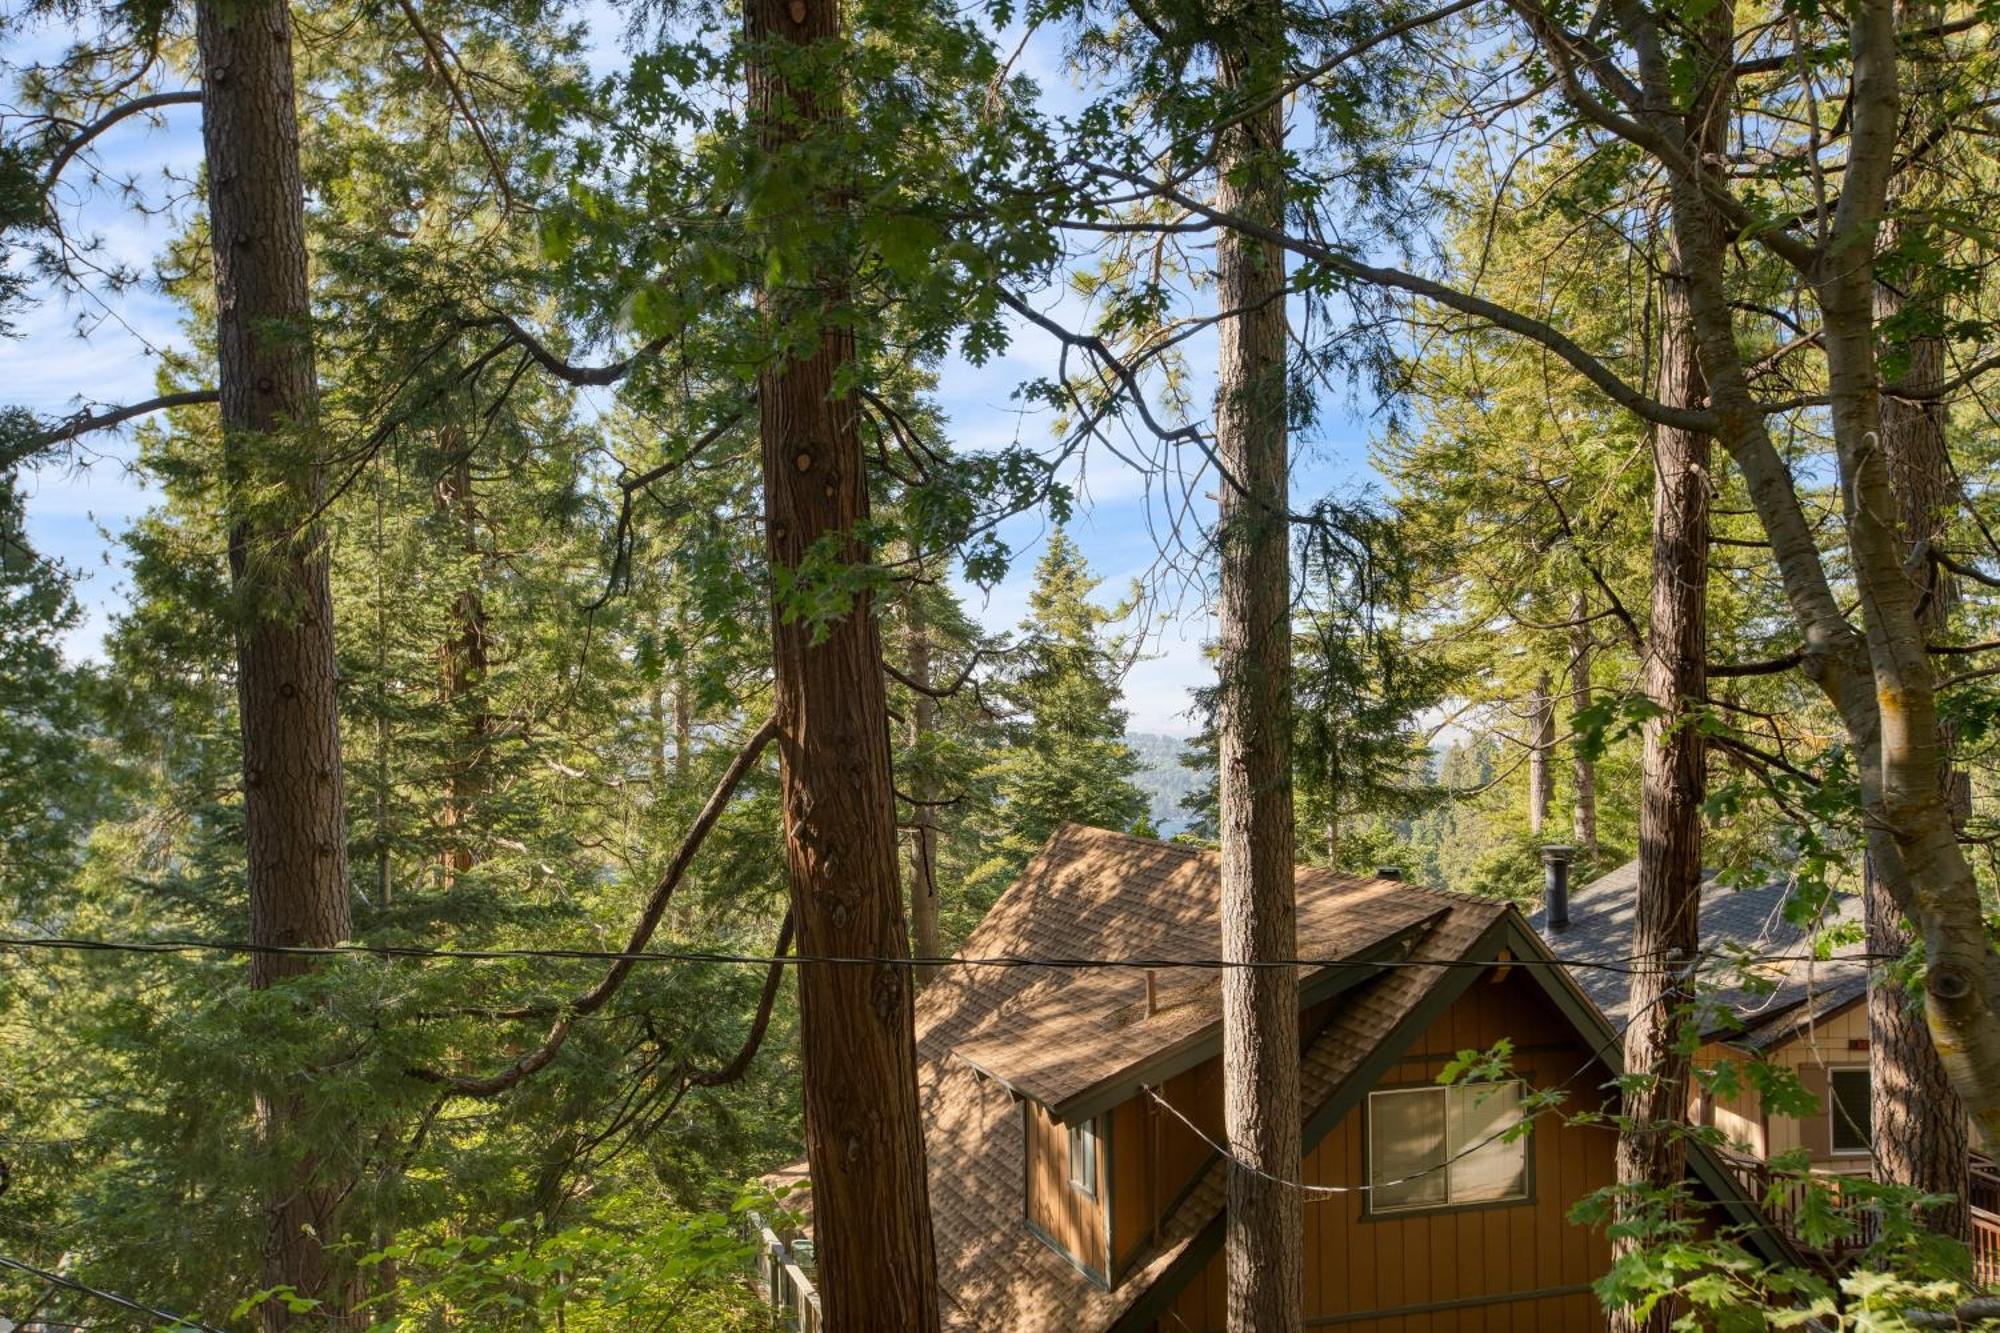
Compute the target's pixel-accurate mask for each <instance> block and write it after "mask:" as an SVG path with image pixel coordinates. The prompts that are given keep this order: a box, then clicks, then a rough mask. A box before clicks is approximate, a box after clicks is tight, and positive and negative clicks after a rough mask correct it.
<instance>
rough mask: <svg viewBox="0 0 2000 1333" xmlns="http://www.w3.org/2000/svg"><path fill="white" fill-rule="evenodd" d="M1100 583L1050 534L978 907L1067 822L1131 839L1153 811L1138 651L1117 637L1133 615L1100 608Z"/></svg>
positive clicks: (1002, 759)
mask: <svg viewBox="0 0 2000 1333" xmlns="http://www.w3.org/2000/svg"><path fill="white" fill-rule="evenodd" d="M1098 583H1099V580H1098V579H1097V578H1095V577H1093V576H1092V575H1091V573H1090V570H1089V567H1088V566H1087V565H1086V564H1085V562H1084V559H1083V554H1082V552H1081V551H1079V550H1078V549H1077V547H1076V544H1075V543H1074V542H1073V541H1071V540H1070V538H1069V536H1068V535H1067V534H1066V533H1064V532H1063V531H1062V530H1061V529H1060V528H1058V529H1057V530H1056V531H1055V532H1053V533H1052V534H1050V536H1049V540H1048V548H1047V550H1045V551H1044V552H1043V554H1042V558H1041V560H1040V562H1039V563H1038V564H1037V565H1036V567H1035V583H1034V587H1033V589H1032V590H1031V591H1030V592H1029V595H1028V617H1027V619H1026V620H1024V621H1023V622H1022V625H1021V633H1022V637H1021V640H1020V642H1019V643H1017V644H1015V645H1014V646H1013V647H1012V648H1011V649H1010V650H1009V653H1008V658H1007V670H1006V675H1005V678H1004V681H1003V683H1002V685H1001V691H1002V694H1003V697H1004V698H1005V699H1006V701H1007V704H1008V706H1009V708H1010V709H1011V710H1012V714H1013V715H1012V716H1011V717H1010V718H1009V720H1008V723H1007V733H1008V740H1009V742H1010V743H1009V745H1008V746H1007V748H1006V749H1005V750H1003V751H1001V752H1000V753H999V754H998V755H997V756H996V757H995V758H994V760H993V762H992V763H991V764H989V765H988V766H987V768H986V769H985V771H984V774H983V776H984V778H985V780H987V781H989V782H991V783H992V785H993V790H994V793H995V802H996V804H995V808H994V813H993V816H992V819H993V822H992V824H991V825H990V827H989V830H988V832H989V837H988V839H987V842H986V852H987V854H986V857H985V860H984V861H983V862H982V864H981V865H980V866H979V867H978V868H977V869H976V870H974V871H973V872H972V875H971V878H970V880H969V882H968V889H969V891H970V892H971V894H972V896H973V899H974V901H976V902H977V901H983V902H989V903H990V902H991V901H992V899H993V898H994V897H995V896H997V895H998V894H999V892H1000V891H1001V890H1002V889H1004V888H1005V887H1006V886H1007V884H1008V883H1010V882H1011V881H1012V880H1013V878H1014V876H1015V875H1016V874H1017V873H1018V872H1019V871H1020V868H1021V866H1022V865H1023V864H1024V863H1025V862H1026V861H1027V859H1028V857H1030V856H1031V855H1033V854H1034V852H1035V851H1036V850H1037V849H1038V848H1040V846H1041V845H1042V844H1043V843H1044V842H1046V841H1047V840H1048V837H1049V835H1050V834H1052V833H1054V832H1055V830H1056V828H1057V827H1058V826H1059V825H1061V824H1062V823H1064V822H1066V821H1067V822H1073V823H1078V824H1089V825H1093V826H1096V827H1099V828H1112V829H1129V828H1131V827H1132V825H1133V824H1134V822H1135V821H1137V820H1138V819H1139V818H1140V817H1141V816H1142V815H1144V814H1145V812H1146V807H1147V801H1146V796H1145V793H1144V792H1142V791H1140V790H1139V788H1138V787H1136V786H1135V785H1133V782H1132V777H1133V775H1134V774H1135V773H1137V772H1138V771H1139V759H1138V756H1136V755H1135V754H1133V753H1132V750H1131V748H1130V747H1129V746H1128V745H1126V743H1125V712H1124V710H1123V709H1121V708H1120V707H1119V706H1118V700H1119V678H1120V677H1121V676H1122V675H1123V674H1124V670H1125V666H1126V662H1127V658H1128V654H1129V651H1130V650H1129V648H1128V646H1127V645H1126V643H1125V642H1124V640H1123V639H1122V638H1120V637H1119V636H1117V635H1115V634H1110V633H1107V629H1108V627H1109V626H1112V625H1115V624H1116V623H1117V622H1119V621H1120V620H1122V619H1124V617H1125V615H1126V610H1125V608H1111V609H1107V608H1105V607H1102V606H1100V605H1098V604H1097V603H1096V602H1094V601H1092V600H1091V594H1092V593H1093V592H1094V591H1095V590H1096V588H1097V585H1098Z"/></svg>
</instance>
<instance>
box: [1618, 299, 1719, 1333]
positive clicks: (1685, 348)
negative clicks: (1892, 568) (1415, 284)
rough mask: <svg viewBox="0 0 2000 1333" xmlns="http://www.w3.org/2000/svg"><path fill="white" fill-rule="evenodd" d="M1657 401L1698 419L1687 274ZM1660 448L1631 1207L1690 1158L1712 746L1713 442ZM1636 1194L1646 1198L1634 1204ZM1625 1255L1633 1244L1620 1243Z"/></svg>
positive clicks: (1637, 941)
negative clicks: (1685, 1035)
mask: <svg viewBox="0 0 2000 1333" xmlns="http://www.w3.org/2000/svg"><path fill="white" fill-rule="evenodd" d="M1662 306H1663V318H1662V327H1661V338H1660V401H1662V402H1664V403H1669V404H1672V405H1674V406H1679V407H1697V406H1699V405H1700V404H1701V402H1702V398H1703V390H1702V379H1701V370H1700V367H1699V366H1698V365H1697V363H1696V358H1695V349H1694V344H1693V338H1692V336H1691V333H1690V331H1689V321H1688V314H1687V297H1686V289H1685V284H1684V282H1683V281H1682V278H1681V275H1680V274H1679V273H1678V272H1676V273H1670V274H1669V275H1667V278H1666V281H1665V283H1664V300H1663V302H1662ZM1652 435H1653V575H1652V601H1651V607H1650V610H1649V613H1648V616H1647V626H1646V660H1645V683H1646V697H1647V699H1648V701H1650V702H1651V703H1652V704H1653V706H1654V707H1655V708H1656V709H1657V710H1659V711H1658V713H1657V714H1656V715H1655V716H1653V717H1650V718H1648V719H1647V722H1646V729H1645V756H1644V762H1643V770H1642V777H1641V780H1640V797H1639V889H1638V895H1639V896H1638V902H1637V904H1636V905H1635V909H1634V921H1633V929H1632V956H1633V960H1634V961H1633V974H1632V1000H1631V1009H1630V1011H1629V1012H1630V1013H1631V1016H1632V1017H1631V1022H1630V1025H1629V1026H1628V1027H1627V1028H1626V1029H1625V1068H1626V1070H1627V1071H1628V1072H1631V1073H1634V1074H1650V1075H1651V1077H1650V1078H1649V1079H1647V1080H1646V1081H1644V1082H1640V1083H1634V1084H1632V1085H1629V1086H1628V1087H1627V1089H1626V1091H1625V1095H1624V1102H1623V1105H1622V1107H1621V1114H1622V1116H1623V1118H1624V1121H1625V1123H1624V1124H1623V1125H1622V1126H1621V1127H1620V1129H1619V1133H1618V1144H1617V1148H1616V1151H1615V1159H1616V1164H1617V1172H1618V1184H1619V1186H1620V1187H1621V1188H1622V1189H1623V1190H1624V1191H1626V1196H1625V1200H1624V1201H1625V1202H1626V1203H1629V1204H1632V1205H1633V1206H1634V1209H1635V1211H1641V1212H1642V1211H1643V1206H1642V1205H1641V1204H1640V1199H1639V1193H1643V1192H1645V1191H1657V1190H1667V1189H1671V1188H1674V1187H1676V1186H1678V1185H1679V1184H1680V1181H1681V1176H1682V1173H1683V1171H1684V1170H1685V1161H1686V1145H1685V1143H1684V1141H1683V1140H1682V1138H1681V1137H1680V1134H1679V1132H1678V1131H1679V1130H1680V1129H1681V1128H1682V1127H1683V1126H1684V1125H1685V1124H1686V1121H1687V1111H1688V1092H1689V1088H1688V1079H1689V1063H1690V1062H1689V1057H1688V1054H1687V1051H1686V1049H1685V1047H1684V1046H1683V1044H1682V1043H1681V1042H1680V1041H1679V1040H1678V1033H1679V1029H1680V1027H1681V1025H1682V1023H1683V1022H1685V1021H1687V1020H1688V1015H1687V1013H1686V1012H1685V1006H1686V1005H1687V1003H1688V1001H1689V1000H1690V999H1692V998H1693V992H1692V988H1691V986H1690V985H1689V984H1688V983H1687V982H1686V981H1685V980H1684V979H1683V977H1684V970H1685V969H1686V968H1688V967H1689V966H1690V965H1691V964H1692V962H1693V961H1694V958H1695V955H1696V953H1697V952H1698V951H1699V949H1700V946H1701V934H1700V909H1701V807H1702V799H1703V796H1704V794H1705V793H1704V787H1705V785H1706V781H1707V773H1706V769H1705V764H1704V759H1705V749H1706V747H1705V745H1704V742H1703V737H1702V733H1701V730H1700V729H1699V728H1698V727H1697V726H1694V725H1691V723H1690V719H1691V715H1692V714H1693V713H1694V712H1695V710H1697V709H1699V708H1700V707H1701V706H1702V702H1703V699H1704V697H1705V695H1706V692H1707V687H1708V674H1707V652H1708V611H1707V599H1708V489H1709V475H1708V452H1709V441H1708V437H1707V436H1704V435H1700V434H1696V433H1694V432H1692V431H1684V430H1675V429H1670V428H1668V427H1664V426H1656V427H1654V429H1653V432H1652ZM1635 1192H1638V1193H1635ZM1618 1244H1619V1246H1620V1248H1621V1249H1623V1248H1627V1247H1628V1246H1629V1244H1630V1242H1629V1241H1627V1240H1624V1239H1621V1240H1620V1241H1619V1242H1618ZM1672 1316H1673V1309H1672V1304H1671V1302H1662V1303H1661V1304H1660V1305H1658V1306H1656V1307H1655V1308H1654V1310H1653V1312H1652V1314H1651V1315H1650V1316H1649V1317H1648V1318H1647V1319H1645V1320H1640V1319H1638V1318H1636V1317H1635V1316H1634V1315H1633V1314H1632V1313H1631V1312H1630V1311H1629V1310H1614V1311H1612V1312H1611V1324H1612V1326H1613V1327H1614V1328H1617V1329H1620V1330H1638V1329H1641V1328H1644V1329H1647V1330H1652V1331H1657V1333H1664V1331H1665V1330H1666V1329H1667V1328H1668V1327H1669V1325H1670V1322H1671V1319H1672Z"/></svg>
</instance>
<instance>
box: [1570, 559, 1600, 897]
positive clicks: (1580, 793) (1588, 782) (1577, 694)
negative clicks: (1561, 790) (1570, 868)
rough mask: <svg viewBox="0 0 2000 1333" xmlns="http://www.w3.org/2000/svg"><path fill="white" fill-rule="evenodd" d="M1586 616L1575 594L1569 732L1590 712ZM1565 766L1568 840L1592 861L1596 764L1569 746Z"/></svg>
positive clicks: (1585, 606) (1584, 603)
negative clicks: (1570, 791) (1570, 812)
mask: <svg viewBox="0 0 2000 1333" xmlns="http://www.w3.org/2000/svg"><path fill="white" fill-rule="evenodd" d="M1589 614H1590V603H1589V602H1588V601H1587V600H1585V599H1584V597H1583V596H1582V594H1578V595H1577V599H1576V602H1575V603H1574V604H1573V606H1572V607H1571V611H1570V619H1571V620H1573V621H1574V622H1576V623H1574V624H1572V625H1571V626H1570V630H1569V715H1570V725H1571V729H1572V730H1574V728H1575V720H1576V719H1577V718H1578V717H1580V716H1582V715H1583V714H1584V713H1585V712H1586V711H1587V710H1588V709H1589V708H1590V698H1591V689H1590V663H1591V658H1592V656H1593V654H1592V646H1593V645H1592V643H1591V637H1590V626H1589V625H1587V624H1585V623H1584V618H1585V617H1586V616H1588V615H1589ZM1569 764H1570V785H1571V786H1572V787H1574V788H1575V789H1576V792H1575V804H1574V822H1573V827H1572V830H1571V836H1572V838H1573V839H1574V840H1575V842H1576V850H1577V856H1578V857H1579V858H1580V859H1583V860H1586V861H1594V860H1595V859H1596V857H1597V762H1596V761H1595V760H1593V759H1592V758H1590V756H1589V755H1587V754H1585V753H1584V752H1583V747H1582V746H1580V745H1572V746H1571V747H1570V761H1569Z"/></svg>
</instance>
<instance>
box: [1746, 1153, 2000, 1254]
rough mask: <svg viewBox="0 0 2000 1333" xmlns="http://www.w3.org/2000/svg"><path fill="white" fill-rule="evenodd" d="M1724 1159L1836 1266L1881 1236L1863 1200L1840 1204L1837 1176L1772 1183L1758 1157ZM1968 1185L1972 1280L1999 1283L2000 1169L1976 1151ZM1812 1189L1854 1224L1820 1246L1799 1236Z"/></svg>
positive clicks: (1784, 1223)
mask: <svg viewBox="0 0 2000 1333" xmlns="http://www.w3.org/2000/svg"><path fill="white" fill-rule="evenodd" d="M1720 1156H1721V1158H1722V1161H1723V1164H1724V1165H1725V1166H1727V1167H1728V1168H1729V1172H1730V1174H1731V1175H1732V1176H1734V1177H1735V1180H1736V1185H1737V1187H1738V1188H1739V1189H1741V1190H1742V1191H1743V1195H1744V1197H1745V1198H1747V1199H1750V1200H1752V1201H1754V1202H1755V1203H1756V1204H1757V1205H1758V1206H1759V1207H1761V1208H1762V1209H1763V1210H1764V1212H1765V1215H1766V1216H1768V1217H1769V1218H1770V1219H1771V1221H1772V1222H1774V1223H1775V1224H1777V1226H1778V1227H1779V1228H1780V1229H1781V1230H1783V1231H1784V1232H1785V1234H1786V1236H1787V1237H1788V1238H1789V1239H1790V1240H1791V1241H1792V1242H1793V1243H1794V1244H1797V1245H1799V1246H1801V1247H1802V1248H1805V1249H1808V1250H1811V1251H1813V1252H1815V1253H1818V1254H1820V1255H1822V1256H1824V1257H1825V1258H1827V1259H1828V1260H1830V1261H1832V1262H1834V1263H1836V1264H1838V1263H1843V1262H1845V1261H1846V1260H1848V1259H1851V1258H1852V1257H1853V1256H1854V1255H1855V1254H1857V1253H1859V1252H1860V1251H1862V1250H1865V1249H1867V1248H1868V1246H1869V1245H1870V1244H1872V1243H1873V1242H1874V1240H1875V1238H1876V1237H1877V1236H1878V1235H1879V1234H1880V1231H1881V1223H1882V1219H1881V1217H1880V1216H1879V1215H1878V1214H1877V1213H1876V1212H1875V1210H1874V1209H1872V1208H1868V1207H1866V1206H1865V1205H1864V1204H1863V1203H1862V1202H1861V1201H1859V1200H1856V1201H1855V1202H1854V1203H1853V1204H1851V1205H1844V1204H1843V1203H1842V1200H1841V1192H1842V1191H1841V1177H1840V1176H1838V1175H1833V1174H1823V1175H1817V1176H1815V1177H1814V1178H1813V1179H1812V1180H1810V1181H1808V1180H1802V1179H1798V1178H1796V1177H1779V1178H1777V1179H1776V1181H1775V1182H1774V1180H1773V1177H1772V1174H1771V1169H1770V1167H1769V1166H1767V1165H1766V1164H1765V1163H1763V1162H1761V1161H1759V1160H1758V1159H1756V1158H1754V1157H1745V1156H1742V1155H1741V1154H1738V1153H1732V1152H1723V1153H1721V1154H1720ZM1968 1181H1969V1184H1968V1188H1967V1190H1966V1205H1967V1210H1968V1211H1969V1212H1970V1213H1971V1215H1972V1236H1971V1240H1972V1267H1973V1276H1974V1278H1975V1279H1976V1280H1977V1281H1978V1282H1979V1283H1980V1284H1981V1285H1982V1286H1992V1285H1995V1284H2000V1166H1996V1165H1995V1164H1994V1162H1993V1161H1992V1160H1991V1159H1989V1158H1986V1157H1982V1156H1980V1155H1978V1154H1977V1153H1975V1154H1974V1155H1973V1157H1972V1164H1971V1170H1970V1172H1969V1175H1968ZM1774 1183H1775V1185H1776V1189H1775V1191H1774V1189H1773V1185H1774ZM1814 1189H1824V1190H1826V1191H1827V1192H1828V1194H1829V1195H1830V1196H1831V1197H1830V1202H1831V1204H1832V1206H1833V1210H1834V1212H1835V1213H1836V1214H1837V1215H1839V1214H1845V1219H1846V1221H1847V1222H1848V1223H1849V1224H1850V1225H1849V1228H1848V1234H1847V1235H1845V1236H1842V1237H1840V1238H1838V1239H1836V1240H1834V1241H1832V1242H1831V1243H1828V1244H1822V1245H1818V1246H1814V1245H1811V1244H1809V1243H1808V1242H1807V1241H1806V1240H1805V1238H1804V1237H1802V1236H1800V1235H1799V1234H1798V1225H1797V1224H1798V1218H1799V1213H1800V1211H1801V1210H1802V1209H1803V1207H1804V1206H1805V1197H1806V1192H1807V1191H1808V1190H1814Z"/></svg>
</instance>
